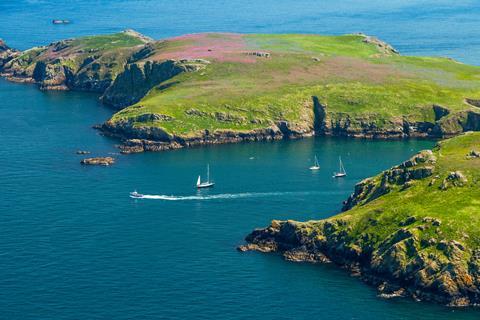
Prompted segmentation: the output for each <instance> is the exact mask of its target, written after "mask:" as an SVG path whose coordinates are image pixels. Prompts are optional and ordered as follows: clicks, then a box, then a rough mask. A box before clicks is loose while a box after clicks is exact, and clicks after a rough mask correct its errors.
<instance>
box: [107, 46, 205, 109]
mask: <svg viewBox="0 0 480 320" xmlns="http://www.w3.org/2000/svg"><path fill="white" fill-rule="evenodd" d="M141 51H142V50H141ZM141 51H140V54H141ZM142 56H143V55H142ZM208 63H209V62H208V61H206V60H201V59H194V60H186V59H183V60H166V61H160V62H155V61H148V60H147V61H146V62H142V63H131V64H128V65H127V66H126V67H125V70H124V71H123V72H122V73H120V74H119V75H118V77H117V78H116V79H115V81H114V82H113V84H112V85H111V86H110V87H108V89H107V90H106V91H105V93H104V94H103V96H102V98H101V99H102V101H103V102H104V103H105V104H107V105H110V106H113V107H115V108H118V109H121V108H124V107H127V106H129V105H132V104H134V103H136V102H138V101H140V99H142V98H143V97H144V96H145V95H146V94H147V92H148V91H149V90H150V89H152V88H153V87H154V86H156V85H158V84H160V83H162V82H164V81H165V80H168V79H170V78H173V77H174V76H176V75H178V74H180V73H183V72H195V71H198V70H201V69H203V68H205V66H206V65H207V64H208Z"/></svg>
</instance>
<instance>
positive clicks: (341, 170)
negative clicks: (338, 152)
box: [333, 157, 347, 178]
mask: <svg viewBox="0 0 480 320" xmlns="http://www.w3.org/2000/svg"><path fill="white" fill-rule="evenodd" d="M338 161H339V165H338V166H339V170H338V172H334V173H333V177H334V178H343V177H346V176H347V172H346V171H345V167H344V166H343V163H342V157H338Z"/></svg>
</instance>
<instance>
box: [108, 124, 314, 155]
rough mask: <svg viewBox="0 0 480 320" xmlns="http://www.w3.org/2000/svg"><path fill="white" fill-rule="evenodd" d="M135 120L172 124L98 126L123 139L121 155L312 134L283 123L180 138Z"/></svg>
mask: <svg viewBox="0 0 480 320" xmlns="http://www.w3.org/2000/svg"><path fill="white" fill-rule="evenodd" d="M138 120H139V121H140V122H144V121H146V122H157V121H158V122H162V121H171V119H170V118H169V117H166V116H165V115H161V114H143V115H141V116H140V119H138V118H136V119H132V121H116V122H113V121H107V122H105V123H104V124H102V125H100V126H98V129H99V130H101V131H102V132H103V133H104V134H106V135H109V136H113V137H116V138H120V139H122V144H121V145H120V146H119V147H120V149H121V151H122V153H137V152H144V151H165V150H171V149H179V148H184V147H193V146H201V145H211V144H225V143H237V142H254V141H273V140H281V139H298V138H303V137H307V136H312V135H313V134H314V131H313V127H311V126H298V125H297V126H291V125H290V124H289V123H286V122H278V123H276V124H272V125H271V126H269V127H267V128H264V129H254V130H250V131H234V130H215V131H209V130H201V131H199V132H197V133H196V134H194V135H188V136H182V135H175V134H171V133H169V132H167V131H165V130H164V129H162V128H161V127H159V126H136V122H135V121H138Z"/></svg>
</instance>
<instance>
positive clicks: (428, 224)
mask: <svg viewBox="0 0 480 320" xmlns="http://www.w3.org/2000/svg"><path fill="white" fill-rule="evenodd" d="M434 221H435V220H434V219H432V220H425V219H424V221H423V225H422V226H421V228H424V229H425V228H435V225H438V222H437V223H435V222H434ZM411 223H413V222H410V223H409V222H405V223H404V224H411ZM246 241H247V242H248V244H246V245H243V246H240V247H239V248H238V249H239V250H240V251H250V250H255V251H261V252H279V253H281V254H282V255H283V256H284V257H285V259H287V260H291V261H297V262H312V263H318V262H320V263H325V262H330V261H332V262H334V263H336V264H338V265H341V266H344V267H345V268H347V269H349V270H351V271H352V272H353V273H354V274H359V275H361V277H362V279H363V280H365V281H366V282H368V283H370V284H372V285H375V286H378V290H379V296H380V297H384V298H392V297H398V296H407V295H408V296H412V297H414V298H415V299H418V300H427V301H436V302H439V303H442V304H447V305H450V306H465V305H472V304H476V303H479V302H480V290H479V287H478V286H477V285H476V283H478V281H479V280H480V263H479V262H478V259H477V258H476V256H475V254H474V255H473V256H472V257H471V258H469V259H467V260H468V261H469V266H466V265H464V264H463V263H461V262H460V261H461V260H460V258H461V257H462V258H465V257H469V256H470V254H471V253H470V252H469V249H468V248H467V247H466V246H465V245H464V244H462V243H460V242H458V241H450V242H446V241H443V242H440V243H437V242H436V241H435V239H432V240H431V242H430V243H423V242H421V241H420V240H419V239H418V238H417V236H416V235H415V233H414V232H412V231H410V230H408V229H406V228H400V229H399V231H398V232H396V233H394V234H392V235H391V236H390V237H388V238H386V239H384V240H381V241H380V243H379V245H378V246H377V247H375V248H373V247H371V246H370V242H369V241H368V239H354V238H351V237H350V235H349V233H348V232H346V231H345V223H344V222H343V221H342V220H335V221H328V220H327V221H319V222H308V223H300V222H294V221H272V223H271V225H270V226H269V227H267V228H265V229H257V230H254V231H253V232H252V233H251V234H249V235H248V236H247V237H246ZM425 246H434V247H436V248H438V249H439V250H441V251H442V252H443V253H444V254H445V255H446V256H447V257H449V260H447V261H446V260H445V259H441V258H440V257H438V256H436V255H428V256H427V255H425V254H423V253H420V252H419V250H418V248H420V247H425ZM456 261H458V262H457V263H456Z"/></svg>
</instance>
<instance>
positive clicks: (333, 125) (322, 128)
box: [312, 96, 480, 139]
mask: <svg viewBox="0 0 480 320" xmlns="http://www.w3.org/2000/svg"><path fill="white" fill-rule="evenodd" d="M312 100H313V108H314V115H315V119H314V127H315V132H316V134H319V135H329V136H344V137H354V138H373V139H403V138H439V137H449V136H454V135H457V134H460V133H462V132H464V131H470V130H474V131H476V130H478V128H480V113H479V114H477V113H474V112H470V113H457V114H453V115H451V116H449V115H450V111H449V110H448V109H447V108H444V107H442V106H439V105H434V106H432V113H433V114H434V117H435V122H418V121H417V122H412V121H410V120H409V119H408V117H398V118H392V119H391V120H389V121H384V120H382V121H379V119H378V117H377V116H376V115H371V116H353V115H350V114H347V113H338V112H336V113H333V112H329V110H328V107H327V105H326V104H323V103H321V102H320V101H319V99H318V98H317V97H316V96H313V97H312ZM452 123H453V124H452ZM477 127H478V128H477Z"/></svg>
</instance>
